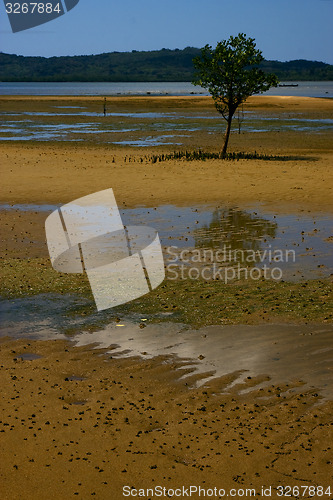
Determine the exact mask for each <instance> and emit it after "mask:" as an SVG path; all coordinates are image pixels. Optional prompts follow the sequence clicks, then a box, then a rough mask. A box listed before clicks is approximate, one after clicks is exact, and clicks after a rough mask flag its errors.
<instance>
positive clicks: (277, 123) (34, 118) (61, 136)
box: [0, 105, 333, 147]
mask: <svg viewBox="0 0 333 500" xmlns="http://www.w3.org/2000/svg"><path fill="white" fill-rule="evenodd" d="M59 108H61V112H59V109H58V107H56V106H54V112H53V111H25V110H22V111H20V112H6V111H2V112H0V140H8V141H18V140H24V141H30V140H34V141H47V140H54V141H70V142H73V141H82V140H86V139H87V134H90V135H91V139H93V140H95V141H98V142H103V143H110V144H111V143H112V144H123V145H129V146H132V147H144V146H161V145H183V144H184V143H186V141H184V140H182V139H181V138H182V137H188V135H184V132H185V133H191V132H199V131H201V132H206V133H208V134H217V133H220V132H221V130H223V128H224V126H225V123H224V120H223V119H222V118H221V116H220V115H218V113H216V112H215V111H207V112H202V113H197V112H194V113H193V112H192V113H190V112H187V113H186V112H184V110H180V111H179V112H143V111H138V112H113V111H111V110H108V111H107V115H106V116H103V112H102V109H101V110H99V109H98V105H96V111H90V110H89V109H88V108H86V107H85V106H82V107H79V106H77V107H76V110H75V111H73V109H72V107H68V108H67V109H68V111H66V107H65V106H61V107H59ZM239 116H240V118H238V115H236V116H235V118H234V120H233V132H234V133H237V132H238V131H239V130H238V129H239V128H240V130H241V132H245V133H246V132H267V131H270V132H280V131H281V132H282V131H308V132H314V133H320V132H327V131H332V130H333V119H330V118H316V119H314V118H311V119H309V118H305V117H303V116H302V115H301V114H299V113H282V114H281V113H280V114H274V112H272V113H270V115H269V116H267V115H265V114H258V113H255V112H252V111H245V112H244V113H243V114H242V113H241V114H240V115H239ZM155 133H157V134H159V135H158V136H157V137H155V136H154V135H153V134H155ZM118 134H126V136H125V137H124V136H121V137H119V135H118ZM138 134H140V136H139V137H138Z"/></svg>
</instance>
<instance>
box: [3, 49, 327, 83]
mask: <svg viewBox="0 0 333 500" xmlns="http://www.w3.org/2000/svg"><path fill="white" fill-rule="evenodd" d="M199 53H200V50H199V49H197V48H194V47H186V48H185V49H183V50H179V49H175V50H169V49H162V50H154V51H149V52H139V51H135V50H133V51H132V52H109V53H105V54H98V55H92V56H72V57H69V56H63V57H49V58H46V57H25V56H17V55H13V54H4V53H2V52H0V81H3V82H161V81H163V82H167V81H169V82H190V81H191V80H192V76H193V63H192V59H193V57H195V56H197V55H198V54H199ZM262 68H263V70H264V71H267V72H272V73H275V74H276V75H277V76H278V78H279V79H280V81H292V80H294V81H295V80H303V81H305V80H311V81H314V80H326V81H327V80H333V65H330V64H325V63H323V62H316V61H306V60H304V59H299V60H296V61H289V62H279V61H264V62H263V63H262Z"/></svg>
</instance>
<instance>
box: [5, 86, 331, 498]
mask: <svg viewBox="0 0 333 500" xmlns="http://www.w3.org/2000/svg"><path fill="white" fill-rule="evenodd" d="M54 106H82V107H83V106H84V107H85V109H87V110H88V112H89V113H95V112H97V113H102V109H103V108H102V106H103V100H102V99H100V98H95V97H91V98H90V97H89V98H82V97H77V98H74V97H21V96H9V97H3V98H1V99H0V110H4V111H6V112H8V113H10V112H12V113H20V112H22V110H25V111H27V112H28V113H30V112H32V113H34V112H39V113H49V112H52V110H53V109H54ZM107 107H108V113H109V114H110V116H109V117H108V116H107V117H106V119H107V120H110V123H111V122H112V120H114V121H115V122H116V120H117V116H116V115H117V113H121V114H122V115H124V114H126V113H147V114H149V113H162V114H163V113H174V112H178V111H179V110H180V109H181V110H183V111H184V112H185V111H186V113H187V114H186V117H187V118H186V119H188V117H189V116H190V115H191V114H193V115H196V114H197V113H199V114H200V113H201V112H202V113H203V112H207V111H209V112H210V111H211V112H214V108H213V106H212V102H211V99H210V98H197V97H188V98H183V97H182V98H172V97H161V98H154V97H142V98H138V97H131V98H124V97H112V98H111V97H108V98H107ZM244 111H255V112H260V115H261V117H262V116H263V117H267V118H269V117H270V116H271V115H272V113H274V116H275V117H276V116H277V117H280V119H281V123H282V122H285V121H287V120H288V114H289V115H290V116H293V117H295V115H297V116H301V117H303V118H304V119H306V120H310V121H311V120H329V119H331V118H332V111H333V101H332V100H330V99H311V98H289V97H266V96H260V97H253V98H251V99H249V100H248V102H247V103H246V104H245V106H244ZM111 113H114V115H111ZM32 116H33V115H32ZM30 118H31V117H29V119H30ZM32 119H33V120H34V119H35V118H32ZM43 119H44V118H43V117H42V116H41V117H40V120H43ZM61 119H62V118H61V117H55V118H54V124H55V125H56V124H57V123H60V120H61ZM66 119H67V120H69V122H70V123H75V120H77V117H75V116H73V117H67V118H66ZM88 119H89V120H90V121H91V120H95V121H100V120H103V117H95V116H93V117H92V116H89V118H87V120H88ZM123 119H124V127H125V126H127V125H128V124H130V118H129V117H128V118H126V117H124V118H123ZM149 119H152V120H154V119H155V118H154V117H153V118H149ZM200 119H201V118H200ZM126 120H127V121H126ZM245 120H246V114H245ZM112 123H113V122H112ZM146 126H147V127H148V126H150V125H149V124H147V125H146ZM223 127H224V124H223V121H222V119H221V134H220V135H219V134H216V133H214V134H212V133H209V130H202V131H201V130H192V131H191V130H188V131H186V136H187V137H184V138H183V139H182V141H183V144H182V146H179V145H178V146H177V145H176V146H175V145H173V144H170V145H161V146H155V147H148V148H147V147H135V148H134V147H130V146H128V145H116V144H113V143H106V142H98V140H97V139H96V137H97V136H96V137H95V136H93V137H92V136H90V135H89V138H88V139H87V140H85V141H81V142H79V141H72V142H69V141H65V142H63V141H56V140H53V141H44V142H38V141H9V140H8V141H3V142H2V143H1V147H0V164H1V181H2V182H1V187H0V201H1V203H2V205H3V207H4V209H3V210H1V211H0V216H1V221H2V225H3V228H4V230H3V232H2V234H3V236H2V238H3V243H2V245H3V258H2V277H3V279H2V284H1V294H2V296H4V297H5V298H7V302H6V304H8V303H9V302H11V301H12V303H14V304H18V302H15V301H17V300H22V299H24V298H26V297H30V298H31V300H32V304H33V300H34V297H36V303H35V306H34V305H32V309H29V310H27V317H26V318H25V321H27V322H29V318H31V316H29V315H30V314H32V313H31V311H34V310H35V309H38V307H39V306H38V297H39V296H40V294H43V296H45V297H50V298H48V299H47V300H52V295H51V293H52V294H54V293H56V294H58V295H59V296H62V295H64V301H66V297H67V294H68V297H70V296H71V294H73V292H75V293H76V294H79V295H80V294H81V295H82V296H84V297H90V296H89V290H88V288H89V286H88V284H87V281H86V280H85V278H84V277H83V276H82V275H79V276H73V275H63V274H62V273H56V272H55V271H54V270H53V269H52V268H51V265H50V263H49V260H48V256H47V248H46V242H45V234H44V220H45V217H46V214H45V213H44V212H41V211H39V210H37V209H34V207H33V206H31V207H30V208H29V206H27V207H25V210H21V209H17V206H18V205H20V204H26V205H48V204H49V205H57V206H58V205H60V204H63V203H66V202H70V201H72V200H74V199H75V198H78V197H80V196H84V195H87V194H90V193H92V192H95V191H99V190H102V189H107V188H110V187H112V188H113V190H114V193H115V196H116V200H117V203H118V206H119V207H120V208H133V207H138V206H145V207H152V208H154V207H157V206H160V205H176V206H179V207H186V206H191V207H195V206H196V205H198V206H200V205H205V204H207V205H209V204H211V205H214V204H218V203H223V204H224V205H229V206H235V205H237V206H238V207H242V208H244V209H245V208H246V207H247V206H249V205H251V206H253V205H255V204H260V206H262V207H264V208H265V210H266V211H267V212H269V213H274V214H298V215H302V214H304V213H307V214H318V215H320V214H323V213H325V214H331V213H332V190H333V176H332V164H333V162H332V160H333V142H332V133H331V132H330V131H327V130H322V131H316V132H313V131H312V130H311V131H297V130H285V129H284V128H283V127H282V128H281V131H276V130H274V131H262V132H242V131H241V133H240V134H238V133H237V132H234V133H233V134H232V135H231V140H230V151H246V152H254V151H256V152H258V153H259V154H266V155H275V156H280V157H281V158H280V159H279V158H275V159H274V160H261V159H260V160H259V159H249V160H239V161H228V160H219V159H214V160H212V159H210V160H206V161H199V160H195V161H186V160H166V161H159V160H157V161H153V157H154V156H158V155H167V154H169V153H170V152H173V151H174V150H183V149H188V150H193V149H197V148H199V147H200V148H202V149H203V150H205V151H218V150H219V148H220V146H221V143H222V139H223ZM189 128H190V127H189ZM133 134H134V136H133V137H134V139H135V138H138V137H139V132H133ZM135 134H137V136H135ZM184 134H185V132H184ZM151 135H152V137H153V136H154V132H153V131H151ZM126 136H127V133H126V132H119V137H118V139H119V142H121V141H122V140H125V139H126ZM118 139H117V140H118ZM155 160H156V159H155ZM8 205H13V206H12V207H10V206H8ZM50 210H52V208H50ZM330 294H331V280H330V279H328V278H325V279H320V280H306V281H303V282H302V281H300V282H294V283H289V282H281V283H273V284H272V283H269V282H268V283H264V282H256V283H254V284H250V283H238V284H236V285H234V286H232V287H231V286H222V285H221V284H220V283H218V282H213V283H205V282H203V283H201V282H193V283H188V282H184V283H171V282H167V283H166V284H164V285H162V287H161V288H160V289H157V290H156V291H154V292H153V293H152V294H150V295H149V296H147V298H143V299H142V301H141V299H140V300H139V302H135V303H134V305H133V306H131V307H132V309H131V308H130V309H124V310H121V311H120V312H119V311H117V312H116V313H112V314H111V313H110V316H109V317H108V318H107V320H108V321H109V322H112V323H113V325H114V326H115V328H117V326H116V325H117V324H118V325H119V328H120V324H121V323H124V324H126V322H127V319H128V317H129V316H130V315H132V316H131V318H132V320H133V317H134V318H135V321H136V323H137V325H136V326H137V328H140V329H141V328H142V331H143V332H145V331H146V330H148V328H144V327H145V323H143V322H142V318H144V319H147V318H148V322H147V324H149V328H153V326H152V325H151V324H150V323H151V322H150V319H149V318H154V321H156V313H160V312H161V311H162V313H161V314H170V312H171V311H176V313H177V311H178V313H179V314H180V315H181V314H182V316H179V317H181V319H182V320H183V321H184V323H187V324H184V325H183V326H184V327H185V328H187V327H188V325H189V324H192V325H194V326H201V325H223V324H228V323H229V324H230V323H252V324H253V325H254V326H253V327H251V328H254V329H255V325H256V324H261V326H260V328H261V336H262V339H264V334H263V329H265V324H266V323H280V322H281V323H284V324H286V323H288V322H292V323H297V324H298V328H299V331H301V334H302V335H305V336H307V337H306V342H304V344H306V345H307V346H308V347H307V349H308V350H307V351H304V352H306V353H307V354H306V355H307V356H308V357H309V358H308V362H309V363H312V362H313V359H315V356H317V355H318V353H316V354H314V351H315V350H316V349H317V351H318V350H320V353H319V354H320V356H321V358H320V359H324V358H325V360H326V359H327V356H328V354H329V352H330V350H331V346H330V345H327V346H326V347H325V346H323V345H321V344H320V345H319V344H317V343H316V342H318V339H319V337H318V336H316V335H315V333H316V332H319V333H318V335H321V334H320V331H321V325H325V329H326V330H325V331H326V335H329V328H330V325H331V323H332V311H330V308H329V301H330ZM90 298H91V297H90ZM14 309H15V308H14ZM90 309H91V308H90ZM90 309H89V307H88V308H81V309H80V311H79V314H81V315H82V316H85V315H89V311H90ZM28 313H29V314H28ZM117 314H119V315H120V316H119V317H117ZM143 314H144V316H143ZM133 315H134V316H133ZM161 317H162V316H161ZM104 321H105V320H104ZM302 325H304V331H303V330H302V328H303V327H302ZM305 325H306V326H305ZM311 325H315V326H314V327H313V330H312V326H311ZM102 326H103V325H96V324H95V325H89V328H88V329H87V330H85V327H84V326H83V327H76V329H75V334H76V336H79V335H80V334H81V333H82V332H85V335H86V337H89V331H91V332H93V331H95V330H96V329H98V328H102ZM171 328H172V326H171ZM50 333H51V332H50ZM7 334H8V333H7ZM2 335H3V337H2V339H1V343H0V351H1V359H2V361H1V365H2V366H1V370H0V379H1V387H2V396H3V397H2V403H1V405H2V410H1V412H2V416H1V423H0V428H1V431H2V433H1V444H0V449H1V454H2V457H3V459H2V461H1V466H0V480H1V484H2V487H1V498H3V499H6V500H7V499H8V500H16V499H17V500H21V499H22V498H25V499H27V500H30V499H31V500H35V499H36V498H38V499H39V498H48V497H49V496H52V497H53V498H55V499H59V500H60V499H61V500H62V499H63V498H81V499H84V500H86V499H87V498H91V497H92V498H98V499H101V500H104V499H110V498H112V499H115V500H118V499H119V500H120V499H121V498H124V496H123V487H124V486H127V487H128V489H127V490H124V491H130V489H131V488H132V490H133V494H134V493H135V492H134V489H136V490H139V489H142V491H143V489H147V488H150V489H152V488H155V487H156V486H162V487H165V488H166V489H170V490H171V489H173V490H175V489H177V488H182V487H183V486H184V487H185V488H188V487H190V486H191V485H192V486H197V487H201V488H206V489H207V490H209V489H214V488H215V487H216V488H217V489H220V490H221V491H222V490H223V489H224V490H225V494H226V495H227V494H229V493H230V491H231V490H232V492H233V493H234V492H235V493H236V494H235V497H236V498H240V497H242V496H244V491H245V490H246V489H252V490H255V493H254V494H253V495H252V496H253V497H254V498H261V497H262V496H263V492H262V488H264V489H267V488H270V487H272V491H271V498H278V496H277V495H278V493H279V490H277V488H278V487H279V486H283V487H288V486H290V487H298V488H299V491H301V492H302V491H303V492H305V495H303V497H305V498H310V497H312V498H319V497H321V498H331V497H332V496H333V485H332V484H331V485H330V481H331V470H332V462H333V453H332V446H331V444H330V443H331V442H332V431H331V429H332V425H331V423H332V419H331V415H332V402H331V400H330V398H329V396H327V394H329V393H330V391H329V390H328V389H327V387H326V388H325V391H321V387H318V388H317V387H315V386H312V387H311V386H309V385H308V384H306V383H305V382H306V381H305V380H303V379H302V377H301V376H300V373H297V377H296V375H295V377H292V376H291V377H290V380H288V381H286V380H282V379H281V382H279V381H278V380H277V379H274V380H273V381H272V380H270V373H268V372H267V371H266V370H265V373H250V372H246V371H244V372H243V371H242V370H244V366H247V359H246V355H244V353H243V355H242V359H241V360H240V361H239V363H237V356H235V353H233V356H235V358H234V359H235V361H234V366H233V367H232V369H230V373H228V374H227V375H223V376H218V377H217V376H216V377H212V378H210V379H209V380H207V381H204V378H205V376H207V375H208V374H207V373H194V372H192V368H191V367H190V366H187V362H188V361H189V360H187V361H186V360H184V358H181V357H177V356H175V355H172V350H171V353H170V355H165V354H164V355H163V356H162V355H161V356H155V357H153V358H151V359H146V358H145V356H144V353H143V354H142V356H143V358H144V359H143V358H142V357H139V356H137V355H136V356H135V357H134V356H133V357H127V358H122V356H121V353H120V354H119V353H118V352H115V353H113V352H112V349H111V351H110V349H105V348H104V349H103V348H101V346H98V345H96V344H94V343H93V342H94V339H95V337H94V335H91V342H92V343H91V344H89V342H86V345H84V346H83V345H81V346H79V345H76V344H75V343H73V341H72V340H71V337H70V336H69V335H68V334H67V333H66V332H65V333H63V334H61V335H59V337H57V338H58V340H48V341H43V340H34V339H33V336H31V335H30V338H29V337H28V334H27V335H26V338H24V333H23V335H21V334H20V338H19V339H16V340H14V339H12V338H9V337H6V331H3V332H2ZM203 335H206V337H207V336H208V338H209V336H210V333H209V330H208V331H207V332H203ZM214 335H218V330H214ZM312 335H313V339H314V342H313V346H311V338H312ZM22 337H23V338H22ZM320 338H321V337H320ZM325 338H326V337H325ZM300 339H301V337H300ZM228 342H229V343H231V342H232V336H230V338H229V340H228ZM263 342H264V340H263ZM298 342H299V346H300V347H299V349H300V350H301V349H302V340H298ZM318 346H319V347H318ZM229 347H230V346H229ZM94 348H95V349H94ZM319 348H320V349H319ZM142 349H143V347H142ZM184 349H185V348H183V352H184ZM146 350H148V349H146ZM285 350H287V349H285ZM312 351H313V352H312ZM142 352H143V351H142ZM195 352H196V351H195ZM200 352H201V351H200ZM210 352H213V349H212V348H211V351H210ZM272 352H273V350H272ZM274 352H275V355H276V357H278V356H279V352H278V347H276V346H274ZM276 353H277V354H276ZM327 353H328V354H327ZM196 354H197V353H196ZM204 354H205V353H203V355H202V356H199V359H200V358H202V359H204ZM281 356H282V354H281ZM318 359H319V358H318ZM273 362H274V360H272V363H273ZM281 362H282V364H283V360H282V361H281ZM325 363H326V361H325ZM300 366H302V364H300ZM325 366H326V365H325ZM326 369H327V368H325V370H326ZM212 371H214V370H213V369H212ZM268 371H269V370H268ZM210 375H212V374H210ZM320 380H327V384H329V383H330V377H329V370H328V371H327V377H326V378H325V375H323V374H321V376H320ZM307 382H308V381H307ZM329 486H330V487H331V490H330V491H329V490H328V488H329ZM302 487H303V490H302ZM305 487H308V488H307V489H306V488H305ZM310 487H311V488H312V489H310ZM313 488H314V489H313ZM321 488H322V489H321ZM237 490H238V493H237ZM295 492H296V490H295ZM323 492H325V494H324V496H322V493H323ZM146 493H147V492H146ZM252 493H253V492H252ZM285 493H288V490H285ZM296 493H297V492H296ZM237 495H238V496H237ZM254 495H255V496H254ZM221 496H222V495H221V493H220V497H221ZM294 496H297V495H296V494H295V495H294ZM146 498H153V493H152V492H151V491H150V492H148V493H147V494H146ZM192 498H199V496H198V493H193V495H192ZM217 498H219V496H217Z"/></svg>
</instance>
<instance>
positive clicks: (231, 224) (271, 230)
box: [0, 204, 333, 280]
mask: <svg viewBox="0 0 333 500" xmlns="http://www.w3.org/2000/svg"><path fill="white" fill-rule="evenodd" d="M56 208H58V207H57V206H55V205H54V206H53V205H28V204H27V205H8V204H4V205H0V210H19V211H25V212H29V211H30V212H45V218H46V216H47V214H48V213H50V212H51V211H53V210H55V209H56ZM95 208H96V207H95ZM120 213H121V217H122V221H123V223H124V224H125V225H126V226H143V227H147V226H149V227H153V228H155V229H156V230H157V231H158V233H159V236H160V239H161V243H162V246H163V247H164V249H166V247H177V248H178V249H179V250H181V249H188V250H190V251H192V250H193V249H196V250H198V249H199V250H202V249H212V250H213V251H214V252H215V251H217V250H219V249H224V248H229V249H231V250H232V251H235V250H242V251H244V252H248V251H256V252H261V253H262V252H264V251H265V250H270V251H271V252H274V251H275V250H281V251H283V252H284V254H285V251H286V250H293V251H294V252H295V256H296V257H295V262H293V261H292V260H291V259H289V261H288V262H283V261H282V262H279V263H278V266H279V267H281V269H282V270H283V273H284V275H283V279H291V280H298V279H302V278H306V279H309V278H320V277H325V276H326V277H327V276H329V275H330V274H331V273H333V262H332V245H333V224H332V217H331V215H330V214H314V215H313V214H311V213H306V214H301V215H295V214H285V215H282V214H272V213H267V212H265V210H264V209H262V208H260V207H259V208H257V207H252V208H251V207H250V208H247V209H246V210H244V209H240V208H238V207H224V206H219V207H210V206H198V207H176V206H173V205H162V206H156V207H150V208H147V207H139V208H133V209H121V210H120ZM173 252H177V250H173ZM187 257H188V255H187ZM271 257H272V253H269V252H267V253H266V256H264V258H263V260H262V262H260V259H259V255H258V259H257V261H256V262H255V263H252V264H251V263H248V265H252V266H253V265H256V266H257V267H261V266H264V265H267V266H271V267H275V266H276V265H277V264H276V263H274V262H272V260H271ZM261 258H262V254H261ZM165 259H167V260H168V261H170V260H172V259H173V257H171V256H170V253H168V252H166V250H165ZM179 263H181V262H179ZM209 264H210V263H209Z"/></svg>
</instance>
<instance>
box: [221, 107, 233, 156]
mask: <svg viewBox="0 0 333 500" xmlns="http://www.w3.org/2000/svg"><path fill="white" fill-rule="evenodd" d="M232 116H233V115H232V114H229V115H228V120H227V130H226V131H225V136H224V144H223V148H222V155H225V154H226V152H227V147H228V142H229V136H230V130H231V122H232Z"/></svg>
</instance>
